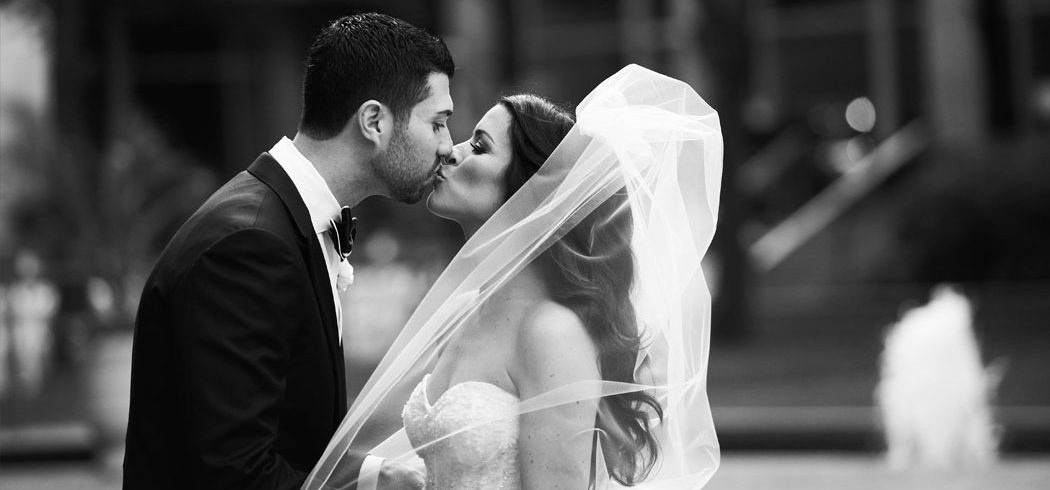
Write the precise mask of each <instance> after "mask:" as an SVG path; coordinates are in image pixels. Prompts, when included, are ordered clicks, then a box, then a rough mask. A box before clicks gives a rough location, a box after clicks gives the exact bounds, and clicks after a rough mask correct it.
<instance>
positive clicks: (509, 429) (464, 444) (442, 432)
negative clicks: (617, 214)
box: [401, 374, 521, 490]
mask: <svg viewBox="0 0 1050 490" xmlns="http://www.w3.org/2000/svg"><path fill="white" fill-rule="evenodd" d="M429 381H430V375H429V374H428V375H426V376H424V377H423V380H422V381H420V382H419V384H418V385H416V388H415V390H413V391H412V395H411V396H410V397H409V399H408V403H406V404H405V408H404V410H403V411H402V412H401V417H402V419H403V420H404V423H405V433H406V434H407V435H408V439H409V441H411V442H412V446H413V447H414V448H416V453H417V454H418V455H419V457H420V458H422V459H423V462H424V464H426V468H427V484H426V490H495V489H500V490H518V489H519V488H520V486H521V485H520V479H519V476H518V461H517V457H518V417H517V416H516V413H517V405H518V402H519V400H518V397H516V396H514V395H512V394H510V393H507V392H506V391H503V389H502V388H500V387H498V386H496V385H494V384H490V383H485V382H480V381H467V382H463V383H457V384H455V385H453V386H450V387H449V388H448V390H447V391H445V393H444V394H442V395H441V396H440V397H439V398H438V399H437V401H435V402H434V403H433V404H431V403H430V400H428V396H427V391H428V390H427V386H428V385H429ZM485 421H490V422H485ZM478 423H483V425H481V426H479V427H475V428H473V429H470V430H466V431H463V432H460V433H457V434H455V435H453V436H451V437H448V438H447V439H442V440H441V441H438V442H436V443H432V444H430V445H425V444H426V443H428V442H430V441H435V440H437V439H439V438H442V437H445V436H448V435H449V434H452V433H454V432H456V431H459V430H461V429H463V428H465V427H470V426H473V425H475V424H478Z"/></svg>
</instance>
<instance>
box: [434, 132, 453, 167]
mask: <svg viewBox="0 0 1050 490" xmlns="http://www.w3.org/2000/svg"><path fill="white" fill-rule="evenodd" d="M443 133H444V134H443V135H442V138H441V143H439V144H438V151H437V154H438V156H439V157H441V158H442V159H445V160H447V159H448V158H449V155H451V154H452V150H453V147H452V135H450V134H449V132H448V130H445V131H443Z"/></svg>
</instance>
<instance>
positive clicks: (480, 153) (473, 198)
mask: <svg viewBox="0 0 1050 490" xmlns="http://www.w3.org/2000/svg"><path fill="white" fill-rule="evenodd" d="M510 124H511V116H510V112H508V111H507V109H506V108H505V107H503V106H502V105H500V104H496V106H494V107H493V108H492V109H489V111H488V112H487V113H485V115H484V116H483V117H482V118H481V120H480V121H478V125H477V126H475V127H474V134H473V135H472V136H471V138H470V139H469V140H467V141H464V142H462V143H460V144H458V145H456V146H455V147H454V148H453V149H452V155H451V156H450V157H449V159H448V163H447V164H446V165H442V166H441V169H440V170H439V171H438V176H437V179H436V180H435V183H434V192H432V193H431V194H430V198H429V199H427V208H428V209H430V212H431V213H434V214H435V215H438V216H441V217H442V218H447V219H450V220H452V221H455V222H457V223H459V224H460V225H462V226H464V228H467V227H476V226H480V224H481V223H483V222H484V221H485V220H487V219H488V218H489V217H490V216H492V215H493V213H495V212H496V210H497V209H499V207H500V206H501V205H502V204H503V202H504V201H505V200H506V198H507V196H505V194H506V192H505V190H504V184H503V174H504V173H505V172H506V171H507V167H508V166H509V165H510V162H511V157H512V150H511V145H510Z"/></svg>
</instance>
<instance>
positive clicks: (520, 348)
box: [516, 300, 597, 375]
mask: <svg viewBox="0 0 1050 490" xmlns="http://www.w3.org/2000/svg"><path fill="white" fill-rule="evenodd" d="M517 344H518V345H517V349H516V350H517V357H518V367H519V368H520V369H521V370H523V371H529V372H532V371H536V370H549V369H552V368H553V369H555V370H557V371H561V372H562V373H563V372H564V370H565V369H573V368H574V366H573V365H578V366H575V367H579V368H586V367H588V366H590V365H592V364H594V360H595V359H596V358H597V348H596V347H595V345H594V342H593V341H592V340H591V338H590V336H589V335H588V334H587V328H586V326H585V325H584V323H583V320H582V319H580V317H579V315H577V314H576V312H574V311H573V310H572V309H570V308H567V307H565V306H563V305H561V304H558V303H556V302H554V301H549V300H548V301H543V302H541V303H540V304H537V305H536V306H535V307H533V308H531V309H530V311H529V312H528V314H526V315H525V317H524V318H523V319H522V323H521V325H520V326H519V328H518V332H517ZM533 374H534V375H535V374H538V373H535V372H534V373H533ZM547 374H553V373H547Z"/></svg>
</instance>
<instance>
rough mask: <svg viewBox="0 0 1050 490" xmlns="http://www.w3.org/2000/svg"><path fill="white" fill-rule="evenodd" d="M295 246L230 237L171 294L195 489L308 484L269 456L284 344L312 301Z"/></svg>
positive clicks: (281, 392)
mask: <svg viewBox="0 0 1050 490" xmlns="http://www.w3.org/2000/svg"><path fill="white" fill-rule="evenodd" d="M305 274H306V267H305V265H304V264H303V262H302V258H301V255H300V254H298V253H297V250H296V249H295V247H294V246H293V245H292V244H289V243H287V242H286V241H284V240H282V239H281V238H279V237H278V236H276V235H274V234H272V233H270V232H267V231H263V230H257V229H246V230H241V231H237V232H234V233H232V234H231V235H229V236H227V237H225V238H223V239H222V240H220V241H219V242H217V243H216V244H214V245H213V246H212V247H211V248H210V249H209V250H207V251H206V252H205V253H203V254H202V255H201V256H200V258H199V259H198V260H197V262H196V263H195V264H193V265H192V266H191V268H190V270H189V271H188V272H187V274H186V275H185V276H184V279H183V281H182V283H181V284H180V285H179V286H178V288H177V289H176V291H177V295H178V297H176V298H175V304H178V305H183V306H181V307H177V308H173V310H174V312H175V315H176V316H177V319H176V322H175V323H176V328H175V330H176V331H175V339H176V340H175V341H176V343H177V345H176V347H177V349H178V350H179V352H180V353H181V359H182V360H183V365H182V366H178V368H181V369H180V370H181V372H182V373H183V374H184V376H183V381H182V383H181V384H180V385H179V386H177V387H173V389H177V390H179V400H180V401H181V402H182V403H184V404H185V406H184V407H183V409H182V410H180V413H182V414H183V416H184V417H185V418H186V420H185V421H184V422H185V426H186V427H189V428H190V430H189V433H188V434H186V438H187V439H189V440H190V441H191V444H192V447H195V453H196V454H193V455H190V462H189V466H190V467H189V468H186V470H187V472H188V473H189V474H190V476H191V479H192V481H193V482H194V488H216V489H219V488H231V489H232V488H252V489H297V488H299V487H300V485H302V483H303V480H304V479H305V477H306V475H305V474H304V473H303V472H301V471H298V470H296V469H295V468H293V467H292V466H291V465H290V464H289V463H288V461H286V460H285V459H284V458H283V457H281V455H279V454H278V453H277V451H276V440H277V429H278V427H277V426H278V420H279V417H280V409H281V406H282V403H283V402H284V396H285V382H286V378H285V373H286V372H287V370H288V368H289V363H290V344H291V340H292V339H293V338H294V335H295V331H294V329H295V328H296V325H297V324H298V323H299V322H300V321H301V319H298V318H295V312H297V311H300V309H301V308H302V306H303V305H305V304H310V303H312V302H314V301H316V300H315V299H313V297H312V296H310V295H311V294H312V291H311V290H310V288H309V287H304V284H309V279H308V278H306V277H305Z"/></svg>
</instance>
